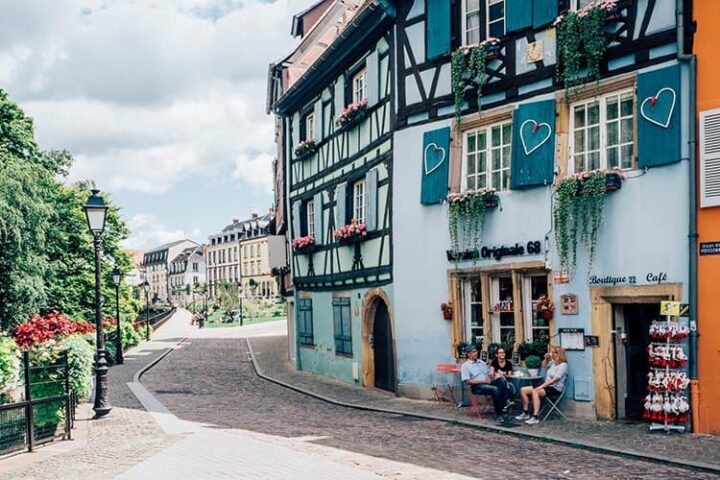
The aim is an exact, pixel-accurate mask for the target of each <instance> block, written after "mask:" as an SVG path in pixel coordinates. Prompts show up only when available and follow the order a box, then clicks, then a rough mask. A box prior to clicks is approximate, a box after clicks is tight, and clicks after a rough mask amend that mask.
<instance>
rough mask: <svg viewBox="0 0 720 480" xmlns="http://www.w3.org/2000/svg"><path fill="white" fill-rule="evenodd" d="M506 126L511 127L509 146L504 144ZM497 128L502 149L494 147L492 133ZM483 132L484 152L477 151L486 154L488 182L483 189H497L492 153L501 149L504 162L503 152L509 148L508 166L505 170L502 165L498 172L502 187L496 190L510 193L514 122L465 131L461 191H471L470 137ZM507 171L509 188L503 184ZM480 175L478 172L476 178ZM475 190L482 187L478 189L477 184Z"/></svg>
mask: <svg viewBox="0 0 720 480" xmlns="http://www.w3.org/2000/svg"><path fill="white" fill-rule="evenodd" d="M505 126H509V127H510V141H509V142H508V143H507V144H504V143H503V129H504V127H505ZM496 128H500V147H493V146H492V133H493V129H496ZM483 130H484V131H485V148H483V149H482V150H480V149H476V150H475V151H476V152H477V153H478V154H479V152H481V151H484V152H485V154H486V155H485V156H486V159H485V172H484V175H485V179H486V181H485V187H482V188H495V187H494V185H493V180H494V176H495V175H496V173H495V170H494V169H493V168H492V152H493V150H496V149H498V148H499V149H500V150H501V153H500V155H501V162H502V158H503V157H502V155H503V154H502V150H503V149H504V148H505V147H507V148H509V149H510V153H509V155H508V158H507V166H506V167H504V168H503V167H502V163H501V168H500V170H499V171H498V172H499V174H500V176H501V180H500V184H499V185H500V187H499V188H496V190H497V191H508V190H510V165H511V162H512V120H510V121H502V122H498V123H493V124H489V125H483V126H480V127H477V128H474V129H467V130H464V131H463V140H462V141H463V148H462V153H463V155H462V161H461V166H462V173H461V190H462V191H464V190H469V188H468V184H467V179H468V172H467V155H468V154H469V151H468V150H469V149H468V143H469V137H470V136H471V135H472V134H477V133H478V132H480V131H483ZM505 171H507V173H506V175H507V186H506V187H504V186H503V184H502V174H503V172H505ZM478 175H479V173H477V172H476V173H475V176H476V177H477V176H478ZM475 188H481V187H478V185H477V183H476V184H475Z"/></svg>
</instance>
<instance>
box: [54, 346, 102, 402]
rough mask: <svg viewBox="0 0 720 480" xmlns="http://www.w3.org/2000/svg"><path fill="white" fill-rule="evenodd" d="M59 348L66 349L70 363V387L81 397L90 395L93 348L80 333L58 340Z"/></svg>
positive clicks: (93, 357)
mask: <svg viewBox="0 0 720 480" xmlns="http://www.w3.org/2000/svg"><path fill="white" fill-rule="evenodd" d="M60 350H67V352H68V363H69V364H70V388H72V389H73V390H74V391H75V393H76V394H77V396H78V397H79V398H81V399H85V398H88V397H90V392H91V391H92V382H93V363H94V361H95V348H94V345H93V344H92V343H91V342H89V341H88V339H87V338H86V337H84V336H82V335H70V336H69V337H65V338H64V339H62V341H61V342H60Z"/></svg>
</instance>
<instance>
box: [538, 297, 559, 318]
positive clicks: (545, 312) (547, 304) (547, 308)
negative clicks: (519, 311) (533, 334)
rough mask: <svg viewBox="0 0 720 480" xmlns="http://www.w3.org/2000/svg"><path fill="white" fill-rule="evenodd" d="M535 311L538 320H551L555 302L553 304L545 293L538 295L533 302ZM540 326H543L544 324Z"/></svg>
mask: <svg viewBox="0 0 720 480" xmlns="http://www.w3.org/2000/svg"><path fill="white" fill-rule="evenodd" d="M535 311H536V312H537V319H538V320H540V319H542V320H552V318H553V313H554V312H555V304H553V302H552V300H550V298H548V296H547V295H540V297H538V299H537V303H536V304H535ZM538 324H539V323H538ZM542 326H544V324H543V325H542Z"/></svg>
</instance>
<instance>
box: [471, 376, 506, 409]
mask: <svg viewBox="0 0 720 480" xmlns="http://www.w3.org/2000/svg"><path fill="white" fill-rule="evenodd" d="M470 390H471V391H472V392H473V393H474V394H475V395H492V399H493V408H494V409H495V415H498V416H499V415H502V409H503V407H504V406H505V404H506V403H507V401H508V399H509V398H510V389H509V388H508V382H507V381H506V380H505V379H504V378H497V379H495V380H493V381H492V383H483V384H476V385H473V386H472V387H470Z"/></svg>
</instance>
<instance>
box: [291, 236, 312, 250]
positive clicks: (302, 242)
mask: <svg viewBox="0 0 720 480" xmlns="http://www.w3.org/2000/svg"><path fill="white" fill-rule="evenodd" d="M292 247H293V251H295V253H301V254H303V253H312V252H313V251H314V250H315V237H313V236H312V235H306V236H304V237H298V238H296V239H295V240H293V241H292Z"/></svg>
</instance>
